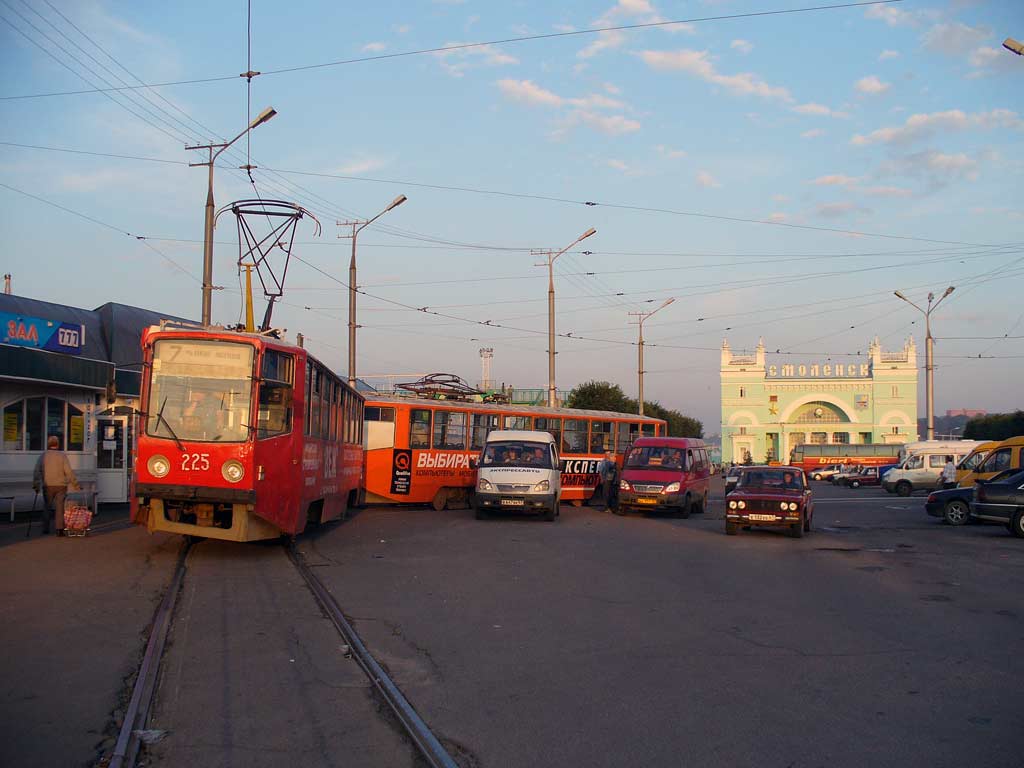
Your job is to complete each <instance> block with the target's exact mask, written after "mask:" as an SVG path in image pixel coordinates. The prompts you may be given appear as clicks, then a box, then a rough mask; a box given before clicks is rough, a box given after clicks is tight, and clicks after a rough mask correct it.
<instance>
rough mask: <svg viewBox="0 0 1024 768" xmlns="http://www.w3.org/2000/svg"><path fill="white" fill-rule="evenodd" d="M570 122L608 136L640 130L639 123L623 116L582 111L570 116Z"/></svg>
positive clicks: (578, 110)
mask: <svg viewBox="0 0 1024 768" xmlns="http://www.w3.org/2000/svg"><path fill="white" fill-rule="evenodd" d="M569 117H570V122H576V121H578V122H580V123H583V124H584V125H588V126H590V127H591V128H593V129H594V130H597V131H600V132H601V133H604V134H607V135H608V136H621V135H622V134H624V133H635V132H636V131H639V130H640V123H639V122H638V121H636V120H631V119H630V118H627V117H625V116H623V115H598V114H596V113H594V112H588V111H587V110H584V109H577V110H575V111H574V112H572V113H571V114H570V116H569Z"/></svg>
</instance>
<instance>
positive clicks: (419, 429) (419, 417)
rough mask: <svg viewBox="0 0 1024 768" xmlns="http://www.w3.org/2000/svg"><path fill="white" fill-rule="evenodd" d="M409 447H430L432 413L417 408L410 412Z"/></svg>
mask: <svg viewBox="0 0 1024 768" xmlns="http://www.w3.org/2000/svg"><path fill="white" fill-rule="evenodd" d="M409 447H410V448H429V447H430V411H429V410H427V409H422V410H421V409H418V408H415V409H413V410H412V411H410V412H409Z"/></svg>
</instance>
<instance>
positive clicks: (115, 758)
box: [107, 538, 192, 768]
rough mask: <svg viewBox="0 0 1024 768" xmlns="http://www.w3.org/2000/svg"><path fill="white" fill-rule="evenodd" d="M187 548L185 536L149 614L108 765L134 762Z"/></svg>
mask: <svg viewBox="0 0 1024 768" xmlns="http://www.w3.org/2000/svg"><path fill="white" fill-rule="evenodd" d="M191 549H192V540H191V539H189V538H186V539H185V542H184V544H182V547H181V551H180V552H179V553H178V564H177V567H176V568H175V569H174V576H173V577H172V578H171V583H170V586H168V588H167V592H166V594H164V599H163V600H161V601H160V605H159V606H158V607H157V609H156V613H155V614H154V616H153V628H152V629H151V630H150V633H149V641H148V642H147V643H146V652H145V654H144V655H143V657H142V663H141V664H140V665H139V674H138V677H136V678H135V685H134V687H133V688H132V696H131V699H130V700H129V702H128V708H127V709H126V710H125V713H124V720H123V722H122V723H121V731H120V733H118V736H117V743H116V744H115V745H114V751H113V753H112V754H111V756H110V762H108V763H107V766H108V768H126V767H128V768H130V767H131V766H134V765H135V760H136V758H137V757H138V754H139V745H140V741H139V737H138V735H137V731H139V730H143V729H144V728H145V727H146V721H147V720H148V719H149V709H150V705H151V704H152V701H153V692H154V691H155V690H156V683H157V677H158V676H159V674H160V659H161V657H162V656H163V652H164V645H165V644H166V642H167V633H168V631H169V630H170V627H171V617H172V616H173V615H174V605H175V603H176V602H177V600H178V592H179V591H181V582H182V580H183V579H184V578H185V570H186V568H185V562H186V559H187V558H188V554H189V552H190V551H191Z"/></svg>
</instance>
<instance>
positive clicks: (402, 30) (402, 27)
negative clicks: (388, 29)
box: [394, 24, 412, 35]
mask: <svg viewBox="0 0 1024 768" xmlns="http://www.w3.org/2000/svg"><path fill="white" fill-rule="evenodd" d="M394 30H395V33H396V34H399V35H407V34H409V33H410V32H412V26H410V25H409V24H397V25H395V27H394Z"/></svg>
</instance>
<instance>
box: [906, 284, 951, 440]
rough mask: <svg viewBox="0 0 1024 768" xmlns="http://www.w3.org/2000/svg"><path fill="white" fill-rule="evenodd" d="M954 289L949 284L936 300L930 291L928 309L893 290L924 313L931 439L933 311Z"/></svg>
mask: <svg viewBox="0 0 1024 768" xmlns="http://www.w3.org/2000/svg"><path fill="white" fill-rule="evenodd" d="M954 290H956V288H955V287H954V286H952V285H951V286H949V288H947V289H946V291H945V293H943V294H942V295H941V296H940V297H939V300H938V301H935V294H934V293H929V294H928V308H927V309H921V308H920V307H919V306H917V304H915V303H914V302H912V301H911V300H910V299H908V298H907V297H906V296H904V295H903V294H902V293H900V292H899V291H893V293H895V295H896V297H897V298H899V299H903V301H905V302H907V304H909V305H910V306H912V307H913V308H914V309H916V310H917V311H918V312H920V313H921V314H922V315H924V327H925V337H924V338H925V341H924V344H925V346H924V359H925V363H924V366H925V380H926V381H925V408H926V409H927V411H928V439H929V440H934V439H935V365H934V357H933V356H932V350H933V346H934V341H933V339H932V312H933V311H935V310H936V309H938V306H939V304H941V303H942V300H943V299H945V298H946V297H947V296H949V294H951V293H952V292H953V291H954ZM933 301H934V302H935V303H934V304H933V303H932V302H933Z"/></svg>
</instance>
